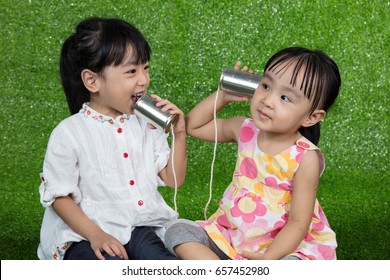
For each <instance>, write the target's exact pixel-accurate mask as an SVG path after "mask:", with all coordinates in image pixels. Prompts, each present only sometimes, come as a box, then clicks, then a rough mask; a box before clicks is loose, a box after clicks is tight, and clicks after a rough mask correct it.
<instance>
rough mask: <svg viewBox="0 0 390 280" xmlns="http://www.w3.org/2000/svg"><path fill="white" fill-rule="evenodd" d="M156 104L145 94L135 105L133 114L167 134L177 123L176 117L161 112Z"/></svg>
mask: <svg viewBox="0 0 390 280" xmlns="http://www.w3.org/2000/svg"><path fill="white" fill-rule="evenodd" d="M156 103H157V101H155V100H154V99H153V98H151V97H150V96H149V95H146V94H145V95H143V96H142V97H141V98H140V99H138V101H137V102H136V103H135V106H134V114H136V115H137V116H139V117H141V118H143V119H144V120H145V121H146V122H148V123H151V124H153V125H154V126H155V127H159V128H161V129H163V130H164V132H165V133H167V132H169V131H170V129H171V126H172V125H174V124H175V123H176V122H177V120H178V116H177V115H171V114H170V113H169V111H167V112H161V109H160V108H159V107H157V106H156Z"/></svg>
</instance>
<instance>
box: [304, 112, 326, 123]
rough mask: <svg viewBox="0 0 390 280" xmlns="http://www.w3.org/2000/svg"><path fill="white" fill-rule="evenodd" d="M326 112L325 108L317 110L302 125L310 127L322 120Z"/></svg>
mask: <svg viewBox="0 0 390 280" xmlns="http://www.w3.org/2000/svg"><path fill="white" fill-rule="evenodd" d="M325 115H326V112H325V111H324V110H315V111H314V112H313V113H311V114H310V115H309V116H308V117H307V118H306V119H305V120H304V121H303V123H302V126H304V127H309V126H312V125H315V124H316V123H318V122H319V121H320V120H322V119H323V118H325Z"/></svg>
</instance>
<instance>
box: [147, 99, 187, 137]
mask: <svg viewBox="0 0 390 280" xmlns="http://www.w3.org/2000/svg"><path fill="white" fill-rule="evenodd" d="M150 96H151V97H152V98H153V99H154V100H156V101H157V103H156V106H157V107H159V108H161V112H167V111H169V113H170V114H171V115H178V116H179V119H178V120H177V122H176V123H175V125H174V130H173V131H174V133H175V134H177V133H181V132H185V131H186V128H185V127H186V125H185V119H184V113H183V112H182V111H181V110H180V109H179V108H178V107H177V106H176V105H175V104H173V103H171V102H170V101H169V100H166V99H162V98H161V97H159V96H158V95H156V94H151V95H150Z"/></svg>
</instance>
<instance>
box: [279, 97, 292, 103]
mask: <svg viewBox="0 0 390 280" xmlns="http://www.w3.org/2000/svg"><path fill="white" fill-rule="evenodd" d="M280 98H281V99H282V100H283V101H286V102H290V101H291V100H290V98H288V96H287V95H282V96H281V97H280Z"/></svg>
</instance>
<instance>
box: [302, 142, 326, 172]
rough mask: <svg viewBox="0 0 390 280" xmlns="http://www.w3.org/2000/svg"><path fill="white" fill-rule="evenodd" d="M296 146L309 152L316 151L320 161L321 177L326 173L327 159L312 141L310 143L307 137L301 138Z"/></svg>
mask: <svg viewBox="0 0 390 280" xmlns="http://www.w3.org/2000/svg"><path fill="white" fill-rule="evenodd" d="M296 145H297V146H298V147H300V148H302V149H305V150H307V151H316V152H317V155H318V159H319V160H320V170H321V172H320V175H322V173H323V172H324V170H325V158H324V155H323V154H322V152H321V150H320V148H318V147H317V146H316V145H314V144H313V143H312V142H311V141H309V140H308V139H307V138H306V137H303V136H302V137H300V138H299V139H298V140H297V141H296Z"/></svg>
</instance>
